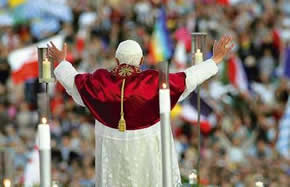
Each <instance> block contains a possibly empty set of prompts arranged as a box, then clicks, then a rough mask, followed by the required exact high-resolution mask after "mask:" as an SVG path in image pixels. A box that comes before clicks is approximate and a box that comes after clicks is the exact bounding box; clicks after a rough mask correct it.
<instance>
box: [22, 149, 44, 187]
mask: <svg viewBox="0 0 290 187" xmlns="http://www.w3.org/2000/svg"><path fill="white" fill-rule="evenodd" d="M39 169H40V168H39V151H38V147H37V146H35V147H34V149H33V151H32V152H31V153H30V158H29V161H28V163H27V164H26V167H25V170H24V176H23V180H24V186H25V187H30V186H34V185H39V183H40V176H39V175H40V172H39Z"/></svg>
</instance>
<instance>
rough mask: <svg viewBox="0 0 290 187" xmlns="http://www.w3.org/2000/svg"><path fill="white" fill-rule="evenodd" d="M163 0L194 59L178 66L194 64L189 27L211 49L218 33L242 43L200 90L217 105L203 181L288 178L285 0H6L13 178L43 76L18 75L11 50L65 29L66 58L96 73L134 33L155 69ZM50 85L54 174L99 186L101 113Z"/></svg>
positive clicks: (181, 110)
mask: <svg viewBox="0 0 290 187" xmlns="http://www.w3.org/2000/svg"><path fill="white" fill-rule="evenodd" d="M12 2H14V3H12ZM42 3H43V4H42ZM23 4H26V6H23ZM161 6H164V7H165V8H166V14H167V26H168V29H169V31H170V36H171V38H172V41H173V43H174V48H175V47H176V46H177V43H179V42H180V41H182V42H183V44H184V46H185V51H184V54H185V59H186V62H187V63H186V64H180V63H179V62H177V61H178V59H179V58H178V55H173V56H172V58H171V59H170V68H171V72H176V71H182V69H183V68H186V67H187V66H190V65H191V56H192V55H191V44H190V43H191V41H190V40H191V37H190V33H191V32H197V31H198V32H207V33H208V52H209V53H208V56H209V57H210V55H211V49H212V45H213V41H214V40H217V39H219V38H220V37H221V36H222V35H223V34H230V35H232V36H233V38H234V42H235V48H234V50H233V52H232V54H231V55H230V56H229V57H228V58H227V59H225V61H224V64H222V65H221V67H220V69H221V71H220V74H219V75H217V76H215V77H214V78H212V79H210V80H209V81H207V82H206V83H204V84H203V85H202V88H201V96H202V98H203V100H204V101H206V102H207V104H208V106H210V108H211V111H212V112H211V114H210V117H208V118H207V117H204V118H203V121H204V123H203V124H202V125H204V127H205V126H207V129H206V130H204V131H203V132H202V143H201V167H200V168H201V181H202V184H203V185H204V186H222V187H226V186H235V187H248V186H254V185H255V182H256V181H258V180H260V181H263V182H264V183H265V184H266V185H267V186H270V187H287V186H289V185H290V181H289V178H290V176H289V175H290V156H289V149H290V144H289V141H290V140H289V139H290V133H289V131H290V130H289V129H290V127H289V124H290V119H289V118H290V117H289V116H290V109H289V108H290V101H289V88H290V82H289V78H290V75H289V71H288V73H287V67H288V70H289V69H290V66H289V65H288V66H287V63H288V64H289V62H288V61H289V60H290V45H289V42H290V1H288V0H265V1H263V0H244V1H239V0H163V1H162V0H94V1H93V0H47V1H43V0H38V1H31V0H26V1H24V0H22V1H20V0H18V1H8V0H0V20H2V21H0V121H1V122H0V151H4V150H6V151H9V152H10V153H11V155H13V163H12V164H11V165H9V167H10V168H12V170H13V182H14V184H16V185H17V186H21V185H22V184H24V183H25V177H24V173H25V170H26V168H27V165H28V164H29V163H30V161H31V158H32V157H31V155H33V150H34V147H35V136H36V127H37V124H38V123H39V117H38V110H37V93H39V92H41V91H42V90H43V88H42V87H41V85H39V83H38V80H37V79H28V80H25V81H24V82H22V83H20V84H15V83H13V81H12V79H11V76H12V70H11V67H10V65H9V62H8V56H9V54H10V53H11V52H12V51H14V50H16V49H19V48H23V47H25V46H29V45H31V44H34V43H36V42H38V41H40V40H42V39H45V38H48V37H50V36H54V35H56V34H58V33H60V34H63V35H65V42H66V43H67V44H68V50H69V53H68V60H69V61H70V62H71V63H72V64H73V65H74V67H76V68H77V69H78V71H80V72H92V71H94V70H95V69H98V68H108V69H111V68H112V67H114V65H115V61H114V52H115V49H116V47H117V45H118V43H119V42H120V41H123V40H125V39H133V40H136V41H137V42H139V44H140V45H141V46H142V48H143V51H144V56H145V64H144V65H143V66H142V68H143V69H148V68H155V65H154V63H153V62H152V59H151V58H150V54H149V46H150V45H149V43H150V39H151V36H152V32H153V30H154V23H155V20H156V17H157V16H158V10H159V8H160V7H161ZM23 7H24V8H23ZM287 55H288V56H289V57H288V56H287ZM179 56H180V55H179ZM232 57H234V59H235V61H238V62H240V65H241V66H240V67H239V70H238V71H239V72H244V74H243V75H244V76H243V77H244V78H243V79H240V80H239V81H240V82H238V83H237V84H234V83H233V82H231V81H229V80H228V79H227V78H225V76H224V74H225V71H226V70H225V69H226V66H225V64H226V63H227V62H228V61H229V60H230V59H231V58H232ZM240 85H246V86H244V87H241V86H240ZM49 93H50V96H51V97H50V99H51V100H50V107H51V120H50V126H51V134H52V142H51V143H52V160H53V169H52V177H53V180H56V181H58V182H59V183H61V184H63V185H65V186H70V187H73V186H84V187H87V186H88V187H90V186H94V174H95V169H94V150H95V146H94V119H93V118H92V116H91V115H90V114H89V113H88V111H87V110H86V109H85V108H82V107H79V106H77V105H76V104H75V103H74V102H73V100H72V98H71V97H70V96H69V95H68V94H66V92H65V90H64V89H63V88H62V87H61V86H60V85H59V84H58V83H56V84H51V85H50V90H49ZM287 102H288V104H287ZM191 104H192V102H189V101H188V100H187V101H185V102H184V103H181V104H179V105H178V106H177V107H176V108H175V109H174V111H173V112H172V127H173V131H174V136H175V144H176V149H177V152H178V156H179V163H180V169H181V174H182V178H183V179H184V181H187V180H188V175H189V174H190V173H191V172H192V171H193V169H195V164H196V158H197V144H198V139H197V128H196V125H195V120H194V117H193V118H190V116H192V115H195V114H194V113H190V111H191V110H185V108H188V107H186V106H188V105H191ZM287 110H288V111H287ZM188 116H189V117H188ZM282 126H283V127H282ZM204 127H202V128H203V129H204ZM279 142H282V143H281V146H280V143H279ZM2 164H3V163H2ZM2 170H3V168H2ZM0 175H1V173H0ZM2 175H3V173H2Z"/></svg>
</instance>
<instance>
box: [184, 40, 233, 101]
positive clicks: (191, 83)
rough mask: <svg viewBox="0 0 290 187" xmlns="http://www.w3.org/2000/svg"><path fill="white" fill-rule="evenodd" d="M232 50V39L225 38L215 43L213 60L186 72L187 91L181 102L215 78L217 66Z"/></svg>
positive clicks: (192, 67)
mask: <svg viewBox="0 0 290 187" xmlns="http://www.w3.org/2000/svg"><path fill="white" fill-rule="evenodd" d="M232 48H233V44H232V38H231V37H230V36H223V37H222V38H221V39H220V40H219V41H218V42H216V41H215V42H214V46H213V57H212V58H210V59H208V60H206V61H204V62H202V63H200V64H197V65H194V66H191V67H190V68H187V69H186V70H185V71H184V73H185V75H186V79H185V83H186V89H185V91H184V92H183V94H182V95H181V97H180V99H179V101H181V100H183V99H185V98H186V97H187V96H188V95H189V94H190V93H191V92H192V91H193V90H194V89H195V88H196V87H197V86H198V85H199V84H201V83H203V82H204V81H206V80H207V79H209V78H210V77H212V76H214V75H215V74H216V73H217V72H218V67H217V64H219V63H220V62H221V61H222V60H223V58H224V57H225V56H226V55H227V54H228V53H229V51H230V50H231V49H232Z"/></svg>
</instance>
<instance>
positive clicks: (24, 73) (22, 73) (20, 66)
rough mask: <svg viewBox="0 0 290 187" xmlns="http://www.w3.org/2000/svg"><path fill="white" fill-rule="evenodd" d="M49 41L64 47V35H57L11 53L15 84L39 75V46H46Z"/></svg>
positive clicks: (9, 58) (10, 58) (10, 59)
mask: <svg viewBox="0 0 290 187" xmlns="http://www.w3.org/2000/svg"><path fill="white" fill-rule="evenodd" d="M49 41H52V42H53V43H54V44H55V45H56V47H58V48H62V45H63V36H62V35H57V36H54V37H51V38H49V39H46V40H44V41H41V42H39V43H37V44H33V45H30V46H28V47H25V48H22V49H17V50H15V51H12V52H11V53H10V54H9V56H8V62H9V64H10V67H11V71H12V80H13V82H14V83H15V84H19V83H23V82H24V81H26V80H28V79H31V78H37V77H38V63H37V46H46V44H47V43H48V42H49Z"/></svg>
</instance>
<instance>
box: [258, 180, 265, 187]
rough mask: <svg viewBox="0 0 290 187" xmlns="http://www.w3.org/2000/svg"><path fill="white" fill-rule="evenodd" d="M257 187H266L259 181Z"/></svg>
mask: <svg viewBox="0 0 290 187" xmlns="http://www.w3.org/2000/svg"><path fill="white" fill-rule="evenodd" d="M256 186H257V187H263V186H264V183H263V182H261V181H257V182H256Z"/></svg>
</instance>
